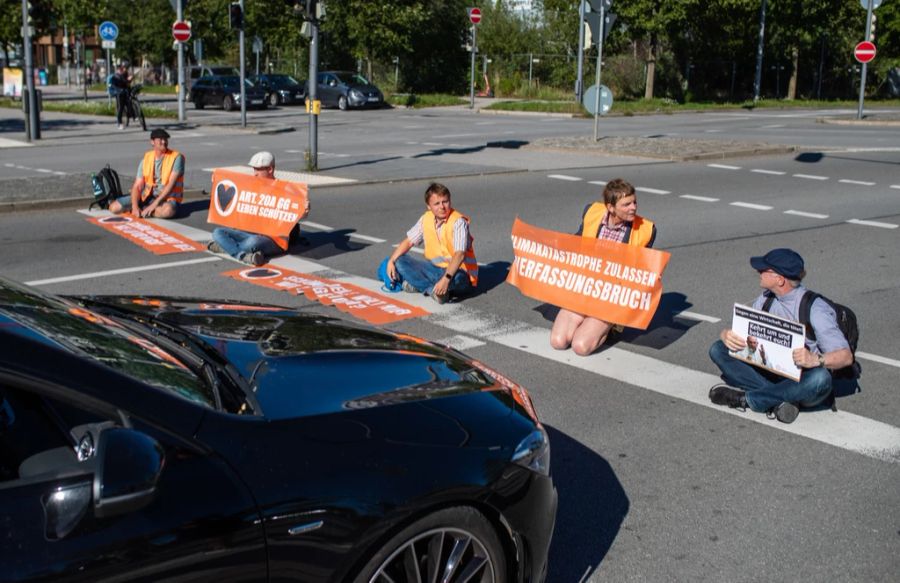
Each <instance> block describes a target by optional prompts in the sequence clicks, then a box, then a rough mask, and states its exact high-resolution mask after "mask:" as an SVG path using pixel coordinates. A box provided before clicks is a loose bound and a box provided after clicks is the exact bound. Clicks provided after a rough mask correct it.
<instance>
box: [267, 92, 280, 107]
mask: <svg viewBox="0 0 900 583" xmlns="http://www.w3.org/2000/svg"><path fill="white" fill-rule="evenodd" d="M280 104H281V99H280V98H279V97H278V94H277V93H270V94H269V105H271V106H272V107H278V106H279V105H280Z"/></svg>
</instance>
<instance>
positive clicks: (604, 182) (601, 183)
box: [588, 180, 606, 186]
mask: <svg viewBox="0 0 900 583" xmlns="http://www.w3.org/2000/svg"><path fill="white" fill-rule="evenodd" d="M588 184H597V185H599V186H603V185H605V184H606V181H605V180H589V181H588Z"/></svg>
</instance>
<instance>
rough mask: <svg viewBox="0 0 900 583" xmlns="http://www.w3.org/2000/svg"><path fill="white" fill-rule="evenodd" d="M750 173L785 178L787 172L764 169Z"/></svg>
mask: <svg viewBox="0 0 900 583" xmlns="http://www.w3.org/2000/svg"><path fill="white" fill-rule="evenodd" d="M750 172H756V173H757V174H771V175H773V176H784V175H785V174H787V172H780V171H778V170H764V169H762V168H753V169H752V170H750Z"/></svg>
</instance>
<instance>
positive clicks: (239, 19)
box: [228, 2, 244, 30]
mask: <svg viewBox="0 0 900 583" xmlns="http://www.w3.org/2000/svg"><path fill="white" fill-rule="evenodd" d="M228 16H229V17H230V18H231V28H233V29H234V30H241V29H242V28H244V11H243V10H242V9H241V5H240V4H238V3H237V2H234V3H233V4H231V6H229V11H228Z"/></svg>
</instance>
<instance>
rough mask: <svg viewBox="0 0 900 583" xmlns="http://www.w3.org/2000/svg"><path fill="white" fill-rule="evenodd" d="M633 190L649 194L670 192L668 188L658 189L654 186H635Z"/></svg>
mask: <svg viewBox="0 0 900 583" xmlns="http://www.w3.org/2000/svg"><path fill="white" fill-rule="evenodd" d="M634 189H635V190H637V191H638V192H647V193H650V194H671V193H672V192H671V191H670V190H658V189H656V188H647V187H646V186H635V187H634Z"/></svg>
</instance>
